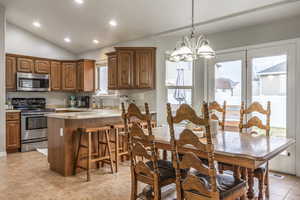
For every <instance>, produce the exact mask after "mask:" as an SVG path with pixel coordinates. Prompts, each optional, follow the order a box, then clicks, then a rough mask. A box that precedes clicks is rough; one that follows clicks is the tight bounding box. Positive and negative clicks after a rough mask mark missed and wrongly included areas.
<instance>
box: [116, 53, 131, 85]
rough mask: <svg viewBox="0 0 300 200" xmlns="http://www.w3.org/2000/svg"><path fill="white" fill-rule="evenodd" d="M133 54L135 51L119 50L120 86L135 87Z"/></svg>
mask: <svg viewBox="0 0 300 200" xmlns="http://www.w3.org/2000/svg"><path fill="white" fill-rule="evenodd" d="M133 56H134V51H131V50H120V51H118V88H120V89H127V88H132V87H133Z"/></svg>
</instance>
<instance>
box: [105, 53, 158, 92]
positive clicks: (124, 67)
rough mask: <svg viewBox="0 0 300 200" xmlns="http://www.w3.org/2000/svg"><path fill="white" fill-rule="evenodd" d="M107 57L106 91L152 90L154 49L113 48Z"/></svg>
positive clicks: (153, 82)
mask: <svg viewBox="0 0 300 200" xmlns="http://www.w3.org/2000/svg"><path fill="white" fill-rule="evenodd" d="M115 49H116V52H111V53H107V54H106V55H107V56H108V89H154V88H155V62H156V61H155V56H156V53H155V52H156V48H154V47H115Z"/></svg>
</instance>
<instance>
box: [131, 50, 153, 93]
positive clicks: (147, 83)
mask: <svg viewBox="0 0 300 200" xmlns="http://www.w3.org/2000/svg"><path fill="white" fill-rule="evenodd" d="M135 67H136V68H135V70H136V77H135V78H136V79H135V80H136V86H137V87H138V88H154V81H155V75H154V74H155V71H154V70H155V60H154V50H152V49H150V50H148V49H145V50H136V52H135Z"/></svg>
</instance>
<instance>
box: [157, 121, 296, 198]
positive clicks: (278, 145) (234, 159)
mask: <svg viewBox="0 0 300 200" xmlns="http://www.w3.org/2000/svg"><path fill="white" fill-rule="evenodd" d="M184 129H185V127H184V126H178V127H175V128H174V130H175V138H176V139H178V138H179V136H180V134H181V132H182V131H183V130H184ZM196 134H197V133H196ZM153 135H154V136H155V145H156V148H158V149H161V150H164V151H165V152H166V151H171V149H172V146H171V143H170V140H171V136H170V133H169V127H168V126H160V127H157V128H154V129H153ZM199 140H201V141H202V142H204V143H205V142H206V138H205V137H203V134H201V133H199ZM212 141H213V144H214V158H215V160H216V161H218V162H222V163H226V164H229V165H233V166H238V167H241V168H243V169H247V171H248V192H247V196H248V199H252V198H253V197H254V188H253V187H254V181H253V179H254V178H253V177H254V173H253V172H254V170H255V169H257V168H258V167H260V166H261V165H262V164H264V163H267V162H268V161H270V160H271V159H272V158H274V157H276V156H277V155H279V154H280V153H282V152H283V151H285V150H286V149H287V148H289V147H290V146H292V145H293V144H294V143H295V140H294V139H292V138H286V137H275V136H265V135H260V134H249V133H248V132H245V133H240V132H232V131H222V130H218V131H216V133H215V134H214V137H213V138H212ZM182 151H191V152H194V153H196V154H197V155H198V156H199V157H203V158H207V154H206V153H205V152H200V151H198V150H197V149H195V148H193V147H192V146H185V147H184V149H182Z"/></svg>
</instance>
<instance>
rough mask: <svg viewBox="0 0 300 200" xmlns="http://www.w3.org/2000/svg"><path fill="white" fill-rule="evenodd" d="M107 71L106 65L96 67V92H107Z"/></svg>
mask: <svg viewBox="0 0 300 200" xmlns="http://www.w3.org/2000/svg"><path fill="white" fill-rule="evenodd" d="M107 77H108V72H107V66H106V65H100V66H97V67H96V87H97V91H98V94H107V93H108V86H107V85H108V78H107Z"/></svg>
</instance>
